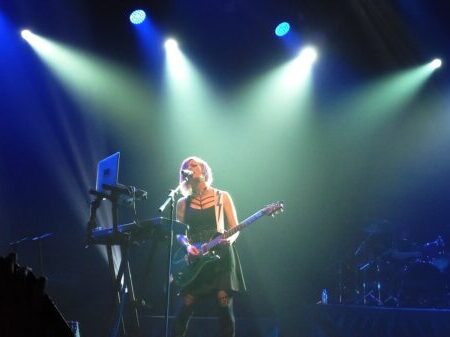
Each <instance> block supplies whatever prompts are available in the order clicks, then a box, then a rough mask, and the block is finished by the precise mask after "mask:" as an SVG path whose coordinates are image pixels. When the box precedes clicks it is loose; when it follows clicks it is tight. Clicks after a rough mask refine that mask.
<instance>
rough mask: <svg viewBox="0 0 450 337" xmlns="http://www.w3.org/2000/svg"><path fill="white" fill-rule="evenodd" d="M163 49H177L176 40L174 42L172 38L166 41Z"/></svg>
mask: <svg viewBox="0 0 450 337" xmlns="http://www.w3.org/2000/svg"><path fill="white" fill-rule="evenodd" d="M164 48H166V50H168V51H169V50H175V49H178V42H177V40H175V39H173V38H169V39H167V40H166V42H164Z"/></svg>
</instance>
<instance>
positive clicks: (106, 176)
mask: <svg viewBox="0 0 450 337" xmlns="http://www.w3.org/2000/svg"><path fill="white" fill-rule="evenodd" d="M119 159H120V152H116V153H114V154H112V155H110V156H109V157H106V158H104V159H102V160H100V161H99V162H98V165H97V182H96V184H95V189H96V190H97V191H98V192H105V190H104V188H103V185H111V186H117V184H118V179H119Z"/></svg>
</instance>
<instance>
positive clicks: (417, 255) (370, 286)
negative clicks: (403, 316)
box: [337, 221, 450, 308]
mask: <svg viewBox="0 0 450 337" xmlns="http://www.w3.org/2000/svg"><path fill="white" fill-rule="evenodd" d="M392 228H394V227H393V225H392V224H390V223H389V222H387V221H385V222H382V223H381V224H378V223H377V224H371V225H370V226H366V227H364V228H363V230H364V233H365V234H366V235H365V237H364V239H363V240H362V241H360V242H359V244H357V245H356V246H355V249H353V250H352V251H351V252H352V253H350V254H349V255H347V257H346V259H345V260H344V261H341V263H340V264H339V268H338V278H337V287H338V290H339V303H350V304H359V305H377V306H381V305H383V306H391V307H435V308H441V307H448V306H449V305H450V253H449V254H447V253H446V250H445V241H444V239H443V237H442V236H441V235H439V236H437V237H436V238H435V239H434V240H432V241H429V242H425V243H417V242H415V241H413V240H411V238H410V237H409V236H407V234H405V233H403V234H402V237H401V238H399V237H398V236H397V235H391V234H390V233H389V230H390V229H392ZM343 266H344V268H347V267H348V268H349V269H350V270H347V269H344V268H343ZM343 274H344V275H343ZM349 275H352V276H351V277H349Z"/></svg>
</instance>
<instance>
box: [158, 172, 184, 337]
mask: <svg viewBox="0 0 450 337" xmlns="http://www.w3.org/2000/svg"><path fill="white" fill-rule="evenodd" d="M187 179H188V177H185V181H187ZM182 183H183V182H181V183H180V184H179V185H178V186H177V187H176V188H175V189H174V190H171V191H170V193H169V195H168V197H167V199H166V201H165V202H164V204H162V206H161V207H160V208H159V212H161V213H162V212H164V210H165V209H166V207H167V205H169V203H170V234H169V235H170V236H169V247H168V249H169V254H168V255H169V256H168V258H169V262H168V266H167V281H166V282H167V283H166V314H165V326H164V336H165V337H168V336H169V312H170V283H171V282H170V279H171V275H172V249H173V228H174V222H175V212H174V210H175V196H176V195H177V194H178V192H179V191H180V188H181V185H182Z"/></svg>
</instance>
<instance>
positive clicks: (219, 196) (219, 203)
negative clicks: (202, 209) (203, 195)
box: [215, 190, 225, 233]
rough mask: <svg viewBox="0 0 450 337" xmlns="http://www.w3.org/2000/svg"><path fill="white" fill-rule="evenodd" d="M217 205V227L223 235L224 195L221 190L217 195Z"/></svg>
mask: <svg viewBox="0 0 450 337" xmlns="http://www.w3.org/2000/svg"><path fill="white" fill-rule="evenodd" d="M216 200H217V202H216V205H215V211H216V225H217V232H219V233H223V232H225V224H224V219H223V193H222V191H220V190H217V195H216Z"/></svg>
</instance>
